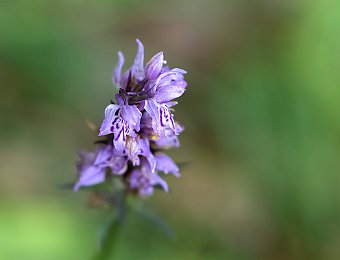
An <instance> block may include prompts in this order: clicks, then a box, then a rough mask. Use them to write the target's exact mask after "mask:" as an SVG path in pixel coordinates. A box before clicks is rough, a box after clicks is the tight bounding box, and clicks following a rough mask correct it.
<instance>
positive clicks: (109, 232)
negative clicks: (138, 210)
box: [93, 193, 126, 260]
mask: <svg viewBox="0 0 340 260" xmlns="http://www.w3.org/2000/svg"><path fill="white" fill-rule="evenodd" d="M120 195H121V196H118V201H117V205H116V206H117V207H118V216H113V217H112V219H111V221H110V223H109V224H108V226H107V228H106V233H105V236H104V237H103V240H102V245H101V250H100V251H99V252H98V254H97V255H95V257H94V258H93V259H94V260H106V259H110V256H111V254H112V251H113V249H114V246H115V244H116V240H117V237H118V235H119V233H120V230H121V228H122V225H123V222H124V219H125V215H126V201H125V199H126V195H125V193H123V194H120Z"/></svg>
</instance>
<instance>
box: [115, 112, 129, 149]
mask: <svg viewBox="0 0 340 260" xmlns="http://www.w3.org/2000/svg"><path fill="white" fill-rule="evenodd" d="M112 128H113V144H114V147H115V149H116V150H117V151H119V152H121V151H123V150H124V149H125V146H126V133H127V132H128V124H127V122H125V121H124V120H123V119H121V118H119V119H118V120H117V122H116V123H114V124H112Z"/></svg>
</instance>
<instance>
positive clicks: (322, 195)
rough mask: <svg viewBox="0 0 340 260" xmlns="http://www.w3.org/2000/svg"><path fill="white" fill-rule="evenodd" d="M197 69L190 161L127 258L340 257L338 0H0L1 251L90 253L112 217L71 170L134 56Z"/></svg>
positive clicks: (134, 237) (190, 108)
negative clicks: (118, 75) (90, 200)
mask: <svg viewBox="0 0 340 260" xmlns="http://www.w3.org/2000/svg"><path fill="white" fill-rule="evenodd" d="M137 37H138V38H140V39H141V40H142V42H143V43H144V46H145V50H146V59H148V58H150V57H151V56H152V55H153V54H155V53H156V52H158V51H161V50H163V51H164V53H165V57H166V60H167V61H168V65H169V66H172V67H180V68H184V69H186V70H187V71H188V74H187V80H188V83H189V86H188V89H187V92H186V93H185V95H184V96H183V97H182V98H181V99H179V101H180V103H179V105H178V106H177V109H176V119H177V120H180V121H181V122H183V123H184V124H185V125H186V131H185V132H184V133H183V135H182V136H181V143H182V146H181V147H180V149H178V150H175V151H172V152H171V154H172V155H173V157H174V158H175V159H176V160H177V161H189V162H190V165H189V166H188V167H187V168H185V169H184V170H183V171H182V177H181V178H180V179H176V178H175V177H172V176H168V177H167V180H168V181H169V183H170V186H171V189H172V192H171V193H170V194H164V193H162V192H157V193H156V194H155V195H154V196H153V197H152V198H151V199H150V201H149V203H148V204H149V207H152V208H154V209H155V210H157V211H158V212H159V214H160V215H161V216H162V217H163V219H164V220H165V221H166V222H168V224H169V225H170V226H171V227H172V228H173V230H174V232H175V233H176V239H175V240H169V239H168V238H166V237H165V236H164V234H163V233H162V232H161V231H160V230H159V229H157V227H154V226H153V225H152V224H150V223H148V222H147V221H145V220H144V219H141V218H139V217H138V216H135V215H131V216H130V217H129V219H128V220H127V221H126V222H125V224H124V227H123V229H122V231H121V234H120V236H119V239H118V243H117V245H115V248H114V249H115V250H114V254H113V257H116V258H117V259H339V258H340V172H339V170H340V160H339V155H340V113H339V111H340V88H339V83H340V73H339V69H340V54H339V53H340V50H339V48H340V2H337V1H331V0H326V1H316V0H313V1H279V0H276V1H269V0H258V1H250V0H249V1H246V0H242V1H236V0H235V1H222V0H213V1H203V0H198V1H194V0H182V1H179V0H176V1H168V2H166V3H165V2H164V3H163V2H161V1H137V0H127V1H124V0H115V1H114V0H111V1H109V0H104V1H76V0H70V1H67V0H63V1H42V0H41V1H24V0H22V1H16V0H13V1H9V0H8V1H6V0H4V1H0V88H1V92H0V93H1V94H0V108H1V109H0V127H1V128H0V133H1V136H0V142H1V146H0V172H1V175H0V203H1V207H0V259H91V257H92V256H93V254H94V253H95V251H96V250H97V248H98V247H97V237H98V234H97V233H98V232H97V229H98V227H99V226H100V225H101V223H102V222H103V221H104V218H105V217H104V214H103V213H100V212H98V211H97V210H95V209H89V208H87V206H86V201H87V194H86V193H84V192H78V193H73V192H71V191H68V190H63V189H61V188H60V186H61V184H63V183H67V182H70V181H73V180H74V178H75V175H76V173H75V168H74V162H75V160H76V151H77V150H79V149H93V145H92V142H93V140H94V138H95V137H94V136H93V134H92V133H91V132H90V131H89V130H88V129H87V128H86V126H85V123H84V122H85V120H90V121H92V122H94V123H95V124H99V123H100V122H101V120H102V117H103V111H104V108H105V106H106V105H107V104H108V102H109V100H110V98H112V97H113V94H114V88H113V86H112V84H111V72H112V69H113V67H114V66H115V63H116V62H117V51H118V50H122V51H123V52H124V54H125V56H126V60H127V63H128V64H130V63H131V62H132V59H133V57H134V55H135V51H136V43H135V39H136V38H137Z"/></svg>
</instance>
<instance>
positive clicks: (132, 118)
mask: <svg viewBox="0 0 340 260" xmlns="http://www.w3.org/2000/svg"><path fill="white" fill-rule="evenodd" d="M121 116H122V118H124V120H125V121H126V122H127V123H128V124H129V126H130V127H131V128H133V129H134V130H136V131H137V132H138V131H139V130H140V120H141V118H142V113H141V112H140V111H139V109H138V108H137V107H136V106H135V105H132V106H130V105H125V106H122V109H121Z"/></svg>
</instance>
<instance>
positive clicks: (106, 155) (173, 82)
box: [74, 39, 187, 197]
mask: <svg viewBox="0 0 340 260" xmlns="http://www.w3.org/2000/svg"><path fill="white" fill-rule="evenodd" d="M136 41H137V44H138V50H137V54H136V57H135V60H134V63H133V65H132V66H131V67H130V68H129V69H128V70H127V71H125V73H123V74H122V67H123V64H124V56H123V54H122V52H118V57H119V60H118V63H117V65H116V67H115V69H114V71H113V76H112V81H113V83H114V85H115V86H116V87H117V88H118V89H119V91H118V93H117V94H116V95H115V99H116V102H113V101H111V104H109V105H108V106H107V107H106V109H105V118H104V120H103V122H102V124H101V126H100V129H99V133H98V136H104V137H105V139H104V140H100V142H97V145H98V146H97V148H96V150H95V151H93V152H84V151H82V152H80V153H79V156H80V161H79V162H78V163H77V170H78V180H77V182H76V183H75V185H74V190H75V191H77V190H79V188H80V187H82V186H92V185H96V184H100V183H104V182H106V181H108V180H110V179H112V178H113V177H119V179H120V181H121V183H123V184H124V187H125V189H126V191H128V192H129V193H132V194H137V195H139V196H143V197H144V196H150V195H152V194H153V192H154V188H155V187H157V186H158V187H161V188H162V189H163V190H164V191H166V192H168V191H169V188H168V185H167V183H166V181H165V180H164V179H163V178H162V177H161V174H160V173H163V174H168V173H172V174H173V175H175V176H176V177H179V176H180V174H179V168H178V166H177V165H176V163H175V162H174V161H173V160H172V159H171V158H170V157H169V156H168V155H166V154H165V153H164V150H167V149H169V148H172V147H179V140H178V135H179V134H180V133H181V132H182V131H183V130H184V128H183V126H182V125H181V124H180V123H178V122H176V121H175V120H174V117H173V114H172V112H173V107H174V106H175V105H176V104H177V102H176V101H173V100H174V99H176V98H178V97H180V96H181V95H182V94H183V93H184V92H185V89H186V86H187V82H186V81H185V80H184V74H186V71H185V70H182V69H179V68H174V69H170V68H169V67H168V66H164V64H166V61H165V60H164V56H163V52H159V53H157V54H156V55H155V56H153V57H152V58H151V59H150V61H149V62H148V63H147V64H146V66H145V67H144V46H143V44H142V43H141V42H140V41H139V40H138V39H137V40H136Z"/></svg>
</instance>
